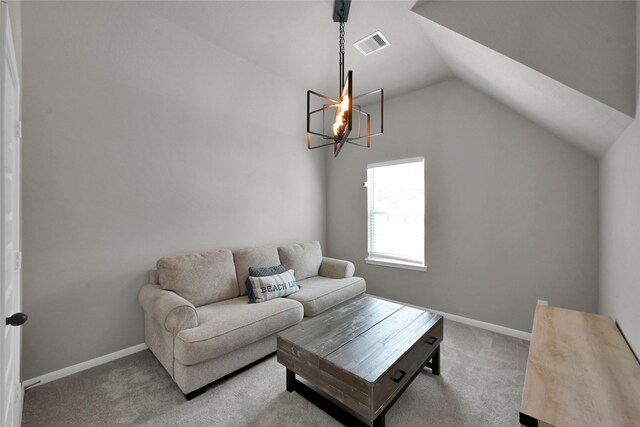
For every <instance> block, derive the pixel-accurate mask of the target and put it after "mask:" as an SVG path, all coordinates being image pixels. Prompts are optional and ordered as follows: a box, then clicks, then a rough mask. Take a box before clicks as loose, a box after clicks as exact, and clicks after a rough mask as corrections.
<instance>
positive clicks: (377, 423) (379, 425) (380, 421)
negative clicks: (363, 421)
mask: <svg viewBox="0 0 640 427" xmlns="http://www.w3.org/2000/svg"><path fill="white" fill-rule="evenodd" d="M384 416H385V413H382V414H380V415H378V418H376V419H375V420H373V427H384Z"/></svg>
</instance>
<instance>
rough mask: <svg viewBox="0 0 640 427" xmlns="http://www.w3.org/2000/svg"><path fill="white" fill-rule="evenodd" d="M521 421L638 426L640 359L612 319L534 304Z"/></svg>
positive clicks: (564, 426) (560, 425)
mask: <svg viewBox="0 0 640 427" xmlns="http://www.w3.org/2000/svg"><path fill="white" fill-rule="evenodd" d="M520 423H521V424H523V425H525V426H529V427H533V426H554V427H571V426H580V427H586V426H607V427H614V426H640V364H638V361H637V360H636V358H635V357H634V355H633V353H632V352H631V349H629V346H628V345H627V343H626V341H625V340H624V338H623V337H622V334H621V333H620V331H619V330H618V328H617V327H616V325H615V323H614V321H613V319H611V318H610V317H609V316H603V315H598V314H590V313H583V312H580V311H574V310H566V309H562V308H557V307H548V306H544V305H538V306H537V307H536V312H535V318H534V320H533V331H532V335H531V345H530V347H529V359H528V360H527V373H526V375H525V379H524V389H523V393H522V405H521V409H520Z"/></svg>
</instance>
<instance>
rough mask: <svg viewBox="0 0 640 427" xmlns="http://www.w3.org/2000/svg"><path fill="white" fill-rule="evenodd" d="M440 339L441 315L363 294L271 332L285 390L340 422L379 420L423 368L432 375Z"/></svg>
mask: <svg viewBox="0 0 640 427" xmlns="http://www.w3.org/2000/svg"><path fill="white" fill-rule="evenodd" d="M442 339H443V322H442V317H441V316H439V315H437V314H434V313H430V312H428V311H424V310H419V309H416V308H412V307H407V306H404V305H401V304H396V303H392V302H389V301H385V300H381V299H378V298H374V297H370V296H364V297H362V298H360V299H358V300H355V301H354V302H351V303H349V304H347V305H343V306H341V307H338V308H335V309H333V310H331V311H329V312H327V313H323V314H321V315H319V316H316V317H314V318H311V319H308V320H304V321H303V322H302V323H299V324H298V325H296V326H293V327H291V328H289V329H287V330H286V331H283V332H281V333H280V334H278V353H277V354H278V356H277V357H278V362H280V363H281V364H282V365H284V366H285V367H286V368H287V391H290V392H291V391H294V390H295V391H297V392H298V393H299V394H301V395H302V396H304V397H305V398H307V399H308V400H310V401H311V402H313V403H314V404H315V405H317V406H318V407H320V408H321V409H323V410H324V411H325V412H327V413H328V414H329V415H331V416H332V417H334V418H336V419H337V420H339V421H341V422H342V423H343V424H345V425H349V426H352V425H373V426H384V417H385V414H386V413H387V411H388V410H389V409H390V408H391V406H392V405H393V404H394V403H395V401H396V400H397V399H398V398H399V397H400V395H401V394H402V392H403V391H404V390H405V389H406V388H407V387H408V386H409V384H410V383H411V381H413V379H414V378H415V377H416V376H417V375H418V374H419V373H420V372H421V371H422V369H423V367H425V366H426V367H428V368H430V369H431V371H432V373H433V374H435V375H439V374H440V343H441V342H442ZM296 375H299V376H300V377H302V378H304V380H305V382H306V383H307V384H308V385H307V384H305V383H303V382H301V381H299V380H298V379H296Z"/></svg>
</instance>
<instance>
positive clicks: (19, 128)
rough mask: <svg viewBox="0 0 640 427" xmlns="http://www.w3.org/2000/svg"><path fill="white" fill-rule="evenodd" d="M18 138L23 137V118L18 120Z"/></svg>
mask: <svg viewBox="0 0 640 427" xmlns="http://www.w3.org/2000/svg"><path fill="white" fill-rule="evenodd" d="M16 138H17V139H22V120H16Z"/></svg>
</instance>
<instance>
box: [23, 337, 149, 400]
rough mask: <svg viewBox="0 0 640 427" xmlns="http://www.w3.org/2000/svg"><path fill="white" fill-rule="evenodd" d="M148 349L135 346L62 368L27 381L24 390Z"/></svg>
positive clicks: (24, 383) (143, 345)
mask: <svg viewBox="0 0 640 427" xmlns="http://www.w3.org/2000/svg"><path fill="white" fill-rule="evenodd" d="M147 348H148V347H147V345H146V344H145V343H142V344H138V345H134V346H133V347H129V348H125V349H122V350H119V351H115V352H113V353H109V354H105V355H104V356H100V357H96V358H95V359H91V360H87V361H86V362H82V363H78V364H77V365H73V366H69V367H67V368H62V369H59V370H57V371H54V372H49V373H48V374H44V375H40V376H39V377H35V378H32V379H30V380H25V381H23V382H22V387H23V388H25V389H26V388H29V387H36V386H39V385H42V384H46V383H48V382H51V381H55V380H58V379H60V378H64V377H67V376H69V375H72V374H75V373H78V372H81V371H84V370H86V369H89V368H93V367H96V366H99V365H103V364H105V363H108V362H111V361H112V360H116V359H120V358H121V357H125V356H129V355H130V354H133V353H137V352H139V351H142V350H146V349H147Z"/></svg>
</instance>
